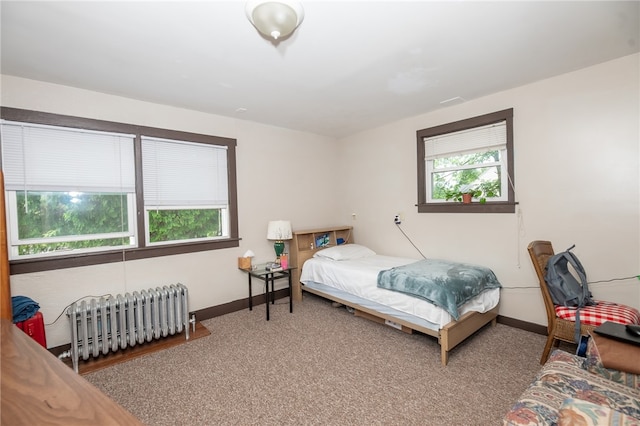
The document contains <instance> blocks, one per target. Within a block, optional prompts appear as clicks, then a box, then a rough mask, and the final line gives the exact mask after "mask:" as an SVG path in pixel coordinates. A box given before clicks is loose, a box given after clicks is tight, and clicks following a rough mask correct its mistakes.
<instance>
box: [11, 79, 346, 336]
mask: <svg viewBox="0 0 640 426" xmlns="http://www.w3.org/2000/svg"><path fill="white" fill-rule="evenodd" d="M1 78H2V80H1V82H2V92H1V99H0V101H1V104H2V106H7V107H13V108H23V109H30V110H36V111H43V112H51V113H56V114H65V115H72V116H78V117H86V118H95V119H102V120H109V121H116V122H123V123H133V124H138V125H145V126H153V127H158V128H165V129H175V130H181V131H186V132H195V133H204V134H210V135H215V136H224V137H230V138H236V139H237V141H238V147H237V152H236V154H237V179H238V210H239V230H240V237H241V238H242V241H241V242H240V247H238V248H232V249H224V250H215V251H208V252H200V253H194V254H185V255H176V256H170V257H159V258H153V259H144V260H137V261H131V262H126V263H113V264H106V265H98V266H88V267H81V268H72V269H61V270H55V271H47V272H37V273H31V274H20V275H13V276H11V289H12V295H14V296H15V295H25V296H28V297H31V298H32V299H34V300H35V301H37V302H38V303H39V304H40V306H41V312H42V313H43V315H44V318H45V322H46V323H51V322H53V321H54V320H55V319H56V318H57V317H58V315H60V314H61V313H62V312H63V311H64V308H65V307H66V306H67V305H68V304H70V303H72V302H73V301H75V300H77V299H79V298H81V297H84V296H88V295H92V296H100V295H103V294H109V293H111V294H114V295H115V294H119V293H120V294H124V293H125V292H132V291H135V290H140V289H146V288H150V287H156V286H159V285H168V284H172V283H176V282H181V283H183V284H185V285H186V286H187V287H188V288H189V293H190V301H189V302H190V309H191V310H198V309H203V308H207V307H211V306H216V305H220V304H223V303H227V302H231V301H234V300H239V299H243V298H246V297H247V294H248V290H247V279H246V276H245V275H244V274H243V273H242V272H239V271H238V270H237V257H238V256H241V255H242V254H243V253H244V252H245V251H246V250H247V249H251V250H253V251H254V252H255V253H256V261H268V260H272V259H273V257H274V256H275V254H274V251H273V243H270V242H269V241H267V240H266V233H267V222H268V221H269V220H274V219H288V220H291V223H292V226H293V228H294V229H304V228H310V227H316V226H325V225H327V226H328V225H336V224H339V223H340V218H339V217H338V215H337V213H336V209H335V206H336V204H338V203H337V202H336V203H335V204H333V203H334V201H335V200H336V195H335V187H336V184H337V182H338V180H337V177H336V176H335V175H333V174H326V173H322V174H318V173H316V172H314V170H316V169H317V166H318V165H319V164H332V163H333V162H334V161H335V159H336V157H337V152H336V149H337V147H336V141H335V140H334V139H331V138H325V137H321V136H317V135H312V134H307V133H301V132H296V131H292V130H288V129H282V128H277V127H270V126H265V125H260V124H256V123H251V122H247V121H242V120H234V119H229V118H225V117H220V116H215V115H210V114H204V113H200V112H195V111H188V110H184V109H179V108H173V107H168V106H163V105H157V104H151V103H145V102H139V101H135V100H131V99H125V98H120V97H116V96H109V95H105V94H101V93H95V92H89V91H85V90H79V89H75V88H70V87H65V86H59V85H52V84H47V83H42V82H37V81H33V80H26V79H21V78H15V77H11V76H2V77H1ZM319 177H320V178H319ZM284 284H285V283H280V286H283V285H284ZM256 287H259V286H254V294H256V293H260V292H262V291H263V290H261V289H259V288H257V289H256ZM258 314H259V313H258V312H257V313H256V315H258ZM46 333H47V344H48V346H49V347H54V346H59V345H62V344H65V343H69V341H70V339H69V325H68V320H67V318H66V315H62V317H60V319H59V320H58V321H57V322H56V324H55V325H50V326H47V327H46Z"/></svg>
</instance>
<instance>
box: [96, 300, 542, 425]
mask: <svg viewBox="0 0 640 426" xmlns="http://www.w3.org/2000/svg"><path fill="white" fill-rule="evenodd" d="M271 308H272V309H273V310H272V312H271V321H269V322H267V321H265V307H264V305H259V306H257V307H254V309H253V311H249V310H244V311H240V312H235V313H232V314H229V315H225V316H222V317H217V318H213V319H210V320H205V321H202V323H203V325H204V326H206V327H207V328H208V329H209V330H210V331H211V335H209V336H206V337H203V338H200V339H198V340H195V341H193V342H189V343H188V344H184V345H180V346H177V347H174V348H171V349H167V350H163V351H160V352H157V353H153V354H150V355H146V356H143V357H141V358H137V359H134V360H132V361H129V362H125V363H122V364H119V365H116V366H113V367H109V368H106V369H103V370H101V371H98V372H95V373H91V374H88V375H86V376H85V378H86V379H87V380H89V381H90V382H92V383H93V384H95V385H96V386H97V387H98V388H100V389H101V390H102V391H104V392H105V393H107V394H108V395H110V396H111V397H112V398H113V399H114V400H116V401H117V402H119V403H120V404H121V405H123V406H124V407H125V408H127V409H128V410H129V411H131V412H132V413H133V414H134V415H136V416H137V417H138V418H139V419H140V420H142V421H143V422H145V423H146V424H149V425H217V424H225V425H226V424H235V425H247V424H263V425H264V424H268V425H281V424H290V425H293V424H295V425H300V424H323V425H348V424H358V425H374V424H385V425H387V424H388V425H445V424H446V425H497V424H500V422H501V419H502V416H503V415H504V413H505V412H506V411H507V410H508V409H509V408H510V407H511V405H512V404H513V403H514V402H515V400H516V399H517V398H518V396H519V395H520V393H522V391H523V390H524V389H525V387H526V386H527V385H528V384H529V382H530V381H531V380H532V379H533V377H534V376H535V374H536V372H537V371H538V370H539V369H540V364H539V359H540V354H541V352H542V349H543V347H544V343H545V337H544V336H540V335H537V334H534V333H530V332H526V331H523V330H519V329H515V328H511V327H508V326H505V325H502V324H498V325H497V326H496V327H491V326H486V327H485V328H483V329H482V330H480V331H479V332H478V333H476V335H474V336H472V337H471V338H470V339H468V340H467V341H465V342H464V343H463V344H461V345H460V346H458V347H457V348H455V349H454V350H453V351H452V352H451V354H450V357H449V365H448V366H447V367H442V366H441V364H440V348H439V346H438V344H437V342H436V340H435V339H434V338H433V337H429V336H425V335H421V334H414V335H408V334H405V333H402V332H400V331H397V330H395V329H392V328H389V327H386V326H383V325H380V324H376V323H373V322H371V321H368V320H366V319H363V318H357V317H354V316H353V315H352V314H350V313H348V312H347V311H346V310H345V309H344V308H333V307H332V306H331V303H330V302H328V301H325V300H324V299H321V298H318V297H315V296H313V295H305V299H304V301H303V302H302V303H296V304H295V305H294V312H293V314H290V313H289V311H288V309H289V305H288V299H283V300H279V301H278V302H277V303H276V305H275V306H271Z"/></svg>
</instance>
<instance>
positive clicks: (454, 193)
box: [445, 182, 496, 204]
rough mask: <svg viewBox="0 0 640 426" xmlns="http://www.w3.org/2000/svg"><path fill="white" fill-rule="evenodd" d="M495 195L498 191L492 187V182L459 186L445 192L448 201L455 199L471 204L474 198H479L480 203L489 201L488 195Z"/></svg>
mask: <svg viewBox="0 0 640 426" xmlns="http://www.w3.org/2000/svg"><path fill="white" fill-rule="evenodd" d="M495 196H496V192H495V190H494V189H493V188H492V187H491V183H490V182H489V183H487V184H480V185H478V186H476V187H470V186H465V187H459V188H457V189H453V190H450V191H447V192H446V193H445V198H446V200H447V201H449V200H454V201H457V202H459V203H462V204H471V202H472V199H473V198H477V199H478V202H479V203H480V204H485V203H486V202H487V197H495Z"/></svg>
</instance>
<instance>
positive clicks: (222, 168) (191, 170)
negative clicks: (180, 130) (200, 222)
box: [142, 136, 229, 208]
mask: <svg viewBox="0 0 640 426" xmlns="http://www.w3.org/2000/svg"><path fill="white" fill-rule="evenodd" d="M142 174H143V185H144V201H145V206H146V207H147V208H150V207H151V208H153V207H160V206H201V207H202V206H212V207H214V206H215V207H224V206H227V205H228V203H229V201H228V200H229V196H228V177H227V148H226V147H224V146H219V145H210V144H202V143H194V142H186V141H175V140H170V139H160V138H153V137H148V136H142Z"/></svg>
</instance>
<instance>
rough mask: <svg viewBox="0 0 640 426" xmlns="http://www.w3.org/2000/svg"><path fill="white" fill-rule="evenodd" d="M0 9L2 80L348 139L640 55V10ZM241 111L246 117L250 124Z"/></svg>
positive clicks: (624, 5)
mask: <svg viewBox="0 0 640 426" xmlns="http://www.w3.org/2000/svg"><path fill="white" fill-rule="evenodd" d="M302 3H303V6H304V9H305V18H304V22H303V23H302V25H301V26H300V27H299V28H298V29H297V31H296V32H295V33H294V34H293V35H292V36H291V37H289V38H288V39H286V40H283V41H282V42H280V43H279V44H278V45H273V44H272V43H270V42H269V41H267V40H266V39H264V38H262V37H261V36H260V35H259V34H258V33H257V31H256V30H255V28H254V27H253V26H252V25H251V24H250V23H249V21H248V20H247V19H246V15H245V11H244V6H245V2H244V1H174V2H169V1H141V2H122V1H120V2H114V1H110V2H96V1H88V2H78V1H71V2H60V1H44V2H32V1H6V0H2V2H1V6H0V7H1V9H0V13H1V25H2V26H1V37H2V38H1V48H2V51H1V63H0V66H1V68H0V69H1V72H2V74H7V75H13V76H18V77H24V78H29V79H35V80H42V81H47V82H52V83H58V84H63V85H68V86H74V87H78V88H83V89H88V90H93V91H98V92H103V93H109V94H114V95H121V96H125V97H129V98H134V99H140V100H144V101H149V102H155V103H160V104H167V105H174V106H178V107H183V108H189V109H193V110H198V111H204V112H208V113H213V114H218V115H222V116H229V117H236V118H239V119H244V120H251V121H257V122H261V123H266V124H271V125H275V126H281V127H287V128H290V129H297V130H302V131H307V132H312V133H317V134H321V135H327V136H332V137H338V138H339V137H344V136H348V135H351V134H353V133H355V132H358V131H361V130H363V129H367V128H371V127H376V126H379V125H382V124H385V123H389V122H392V121H395V120H398V119H401V118H405V117H409V116H413V115H418V114H422V113H426V112H429V111H432V110H435V109H438V108H443V107H444V106H445V105H446V104H445V105H443V104H442V102H443V101H445V100H448V99H452V98H456V97H460V98H462V99H458V100H456V101H453V102H450V103H449V104H452V103H454V102H462V101H464V100H467V101H468V100H471V99H474V98H478V97H480V96H484V95H487V94H490V93H495V92H498V91H502V90H505V89H509V88H513V87H516V86H520V85H523V84H526V83H530V82H533V81H537V80H541V79H544V78H548V77H551V76H554V75H558V74H562V73H566V72H569V71H573V70H576V69H580V68H584V67H587V66H590V65H594V64H597V63H600V62H605V61H608V60H611V59H614V58H617V57H621V56H625V55H629V54H632V53H635V52H638V51H639V50H640V24H639V21H640V7H639V6H640V2H638V1H627V2H616V1H601V2H594V1H590V2H584V1H571V2H558V1H532V2H528V1H506V2H505V1H501V2H480V1H446V2H444V1H443V2H437V1H311V0H309V1H303V2H302ZM239 109H245V111H243V112H240V111H239Z"/></svg>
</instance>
